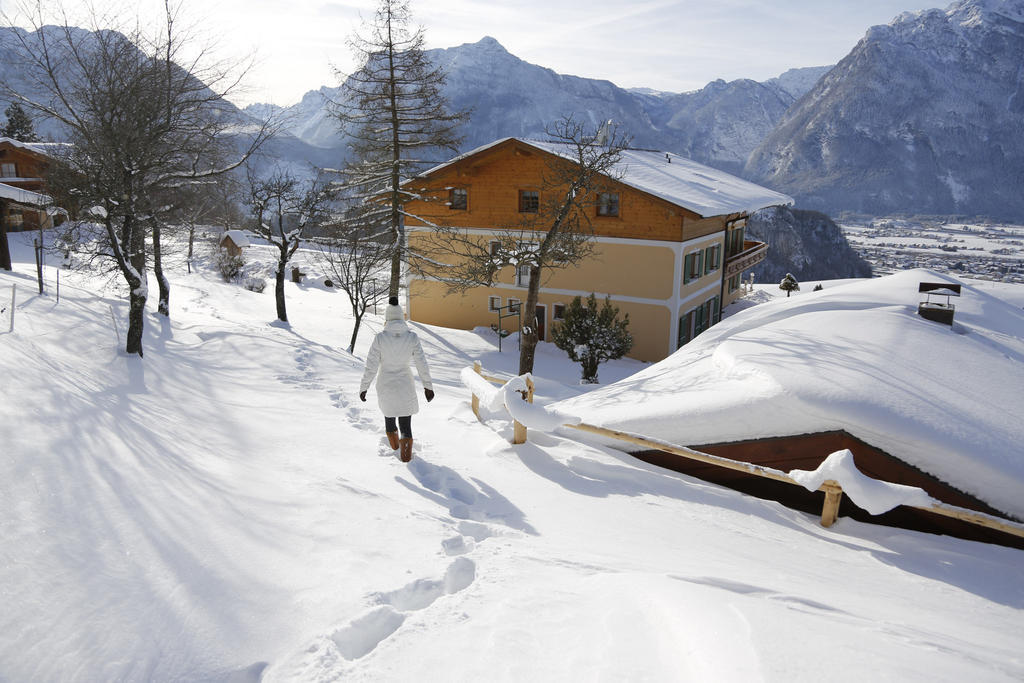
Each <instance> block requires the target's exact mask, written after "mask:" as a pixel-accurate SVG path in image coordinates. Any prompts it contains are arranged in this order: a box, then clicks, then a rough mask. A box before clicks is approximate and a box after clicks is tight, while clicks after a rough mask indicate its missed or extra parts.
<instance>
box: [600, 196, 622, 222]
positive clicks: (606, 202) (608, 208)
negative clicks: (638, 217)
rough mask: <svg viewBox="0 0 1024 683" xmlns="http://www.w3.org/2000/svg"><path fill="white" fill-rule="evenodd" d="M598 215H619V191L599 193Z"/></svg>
mask: <svg viewBox="0 0 1024 683" xmlns="http://www.w3.org/2000/svg"><path fill="white" fill-rule="evenodd" d="M597 215H598V216H618V215H619V193H618V192H601V193H598V195H597Z"/></svg>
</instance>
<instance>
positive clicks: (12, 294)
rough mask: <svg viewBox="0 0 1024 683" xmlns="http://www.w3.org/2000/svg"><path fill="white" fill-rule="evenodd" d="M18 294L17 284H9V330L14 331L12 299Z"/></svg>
mask: <svg viewBox="0 0 1024 683" xmlns="http://www.w3.org/2000/svg"><path fill="white" fill-rule="evenodd" d="M17 294H18V284H17V283H14V284H12V285H11V330H10V331H11V332H14V301H15V297H16V295H17Z"/></svg>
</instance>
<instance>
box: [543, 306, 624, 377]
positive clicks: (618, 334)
mask: <svg viewBox="0 0 1024 683" xmlns="http://www.w3.org/2000/svg"><path fill="white" fill-rule="evenodd" d="M628 327H629V314H628V313H627V314H626V316H625V317H624V318H622V319H619V309H618V308H617V307H615V306H612V304H611V300H610V298H609V297H605V300H604V305H603V306H602V307H601V309H600V310H598V308H597V299H596V298H595V297H594V295H593V294H591V295H590V296H589V297H587V302H586V304H584V303H583V300H582V299H581V298H580V297H576V298H575V299H573V300H572V303H570V304H569V306H568V307H567V308H566V309H565V317H564V318H563V320H562V322H561V324H559V325H557V326H555V328H554V330H553V331H552V335H551V336H552V338H553V339H554V342H555V346H557V347H558V348H560V349H562V350H563V351H565V352H566V353H567V354H569V358H570V359H571V360H572V361H574V362H577V363H579V364H580V365H581V366H582V368H583V377H582V379H581V382H582V383H583V384H597V367H598V366H599V365H600V364H601V363H603V362H604V361H606V360H614V359H616V358H622V357H623V356H624V355H626V354H627V353H628V352H629V350H630V349H631V348H633V337H632V335H630V333H629V331H628V329H627V328H628Z"/></svg>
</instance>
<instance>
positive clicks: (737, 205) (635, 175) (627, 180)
mask: <svg viewBox="0 0 1024 683" xmlns="http://www.w3.org/2000/svg"><path fill="white" fill-rule="evenodd" d="M513 139H514V140H518V141H519V142H520V143H523V144H526V145H530V146H531V147H536V148H537V149H541V150H544V151H546V152H549V153H551V154H556V155H558V156H562V157H566V158H569V159H571V158H573V157H572V156H571V155H570V154H568V153H567V152H568V151H569V147H568V146H566V145H565V144H563V143H558V142H545V141H540V140H524V139H522V138H503V139H501V140H496V141H494V142H492V143H490V144H487V145H483V146H482V147H478V148H477V149H474V150H472V151H470V152H467V153H465V154H462V155H460V156H458V157H455V158H454V159H452V160H450V161H448V162H446V163H444V164H441V165H439V166H435V167H434V168H432V169H430V170H429V171H427V172H426V173H424V175H428V174H430V173H433V172H435V171H438V170H440V169H442V168H444V167H446V166H448V165H450V164H453V163H455V162H457V161H461V160H462V159H465V158H467V157H471V156H473V155H474V154H478V153H480V152H482V151H485V150H487V149H489V148H491V147H495V146H497V145H499V144H501V143H503V142H505V141H506V140H513ZM613 173H614V175H615V176H616V179H617V180H619V181H620V182H622V183H623V184H625V185H629V186H630V187H634V188H636V189H638V190H641V191H643V192H646V193H648V194H651V195H654V196H655V197H658V198H660V199H664V200H665V201H667V202H671V203H672V204H676V205H677V206H681V207H683V208H686V209H689V210H690V211H693V212H694V213H696V214H699V215H700V216H702V217H707V216H722V215H728V214H733V213H752V212H754V211H757V210H758V209H763V208H764V207H766V206H777V205H781V204H792V203H793V198H792V197H790V196H789V195H785V194H782V193H781V192H775V191H774V190H769V189H768V188H766V187H761V186H760V185H757V184H756V183H752V182H749V181H747V180H743V179H742V178H737V177H736V176H734V175H732V174H730V173H726V172H725V171H719V170H718V169H715V168H711V167H710V166H704V165H703V164H698V163H697V162H695V161H691V160H689V159H687V158H686V157H682V156H679V155H678V154H673V153H671V152H658V151H654V150H644V149H627V150H624V151H623V152H622V156H621V159H620V161H619V163H618V164H616V166H615V168H614V171H613Z"/></svg>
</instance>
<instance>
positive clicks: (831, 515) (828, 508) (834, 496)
mask: <svg viewBox="0 0 1024 683" xmlns="http://www.w3.org/2000/svg"><path fill="white" fill-rule="evenodd" d="M822 488H824V489H825V506H824V507H822V508H821V525H822V526H823V527H826V528H828V527H830V526H832V525H833V524H835V523H836V518H837V517H839V503H840V502H842V500H843V489H842V487H841V486H839V482H837V481H835V480H833V479H826V480H825V483H824V484H822Z"/></svg>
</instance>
